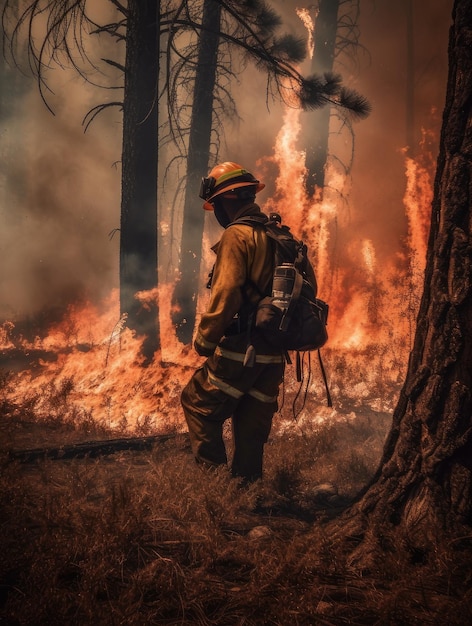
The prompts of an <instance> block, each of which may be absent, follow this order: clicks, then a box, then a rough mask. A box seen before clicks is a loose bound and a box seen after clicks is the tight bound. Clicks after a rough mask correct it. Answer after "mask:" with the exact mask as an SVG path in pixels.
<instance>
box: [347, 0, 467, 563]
mask: <svg viewBox="0 0 472 626" xmlns="http://www.w3.org/2000/svg"><path fill="white" fill-rule="evenodd" d="M453 18H454V22H453V25H452V27H451V31H450V40H449V77H448V86H447V95H446V107H445V111H444V117H443V126H442V132H441V141H440V151H439V156H438V164H437V173H436V179H435V188H434V199H433V205H432V220H431V231H430V238H429V243H428V252H427V266H426V271H425V283H424V292H423V297H422V301H421V306H420V311H419V314H418V324H417V331H416V336H415V342H414V347H413V350H412V353H411V355H410V362H409V367H408V372H407V376H406V380H405V384H404V386H403V389H402V391H401V395H400V399H399V401H398V405H397V407H396V410H395V412H394V415H393V425H392V429H391V432H390V434H389V436H388V438H387V441H386V445H385V449H384V453H383V458H382V460H381V463H380V467H379V470H378V471H377V473H376V475H375V477H374V479H373V481H372V483H371V484H370V485H369V486H368V488H367V489H366V490H365V493H364V494H363V495H362V496H361V497H360V499H359V500H358V502H357V503H356V504H355V505H354V506H353V507H352V508H351V510H350V511H349V512H348V514H347V515H348V517H350V518H351V521H352V522H353V524H352V525H351V527H350V529H351V532H355V533H357V534H359V533H360V535H361V536H363V537H364V539H365V538H366V537H368V536H370V537H371V538H372V537H373V536H375V537H377V539H378V540H379V541H380V539H379V538H380V537H381V535H382V533H384V532H385V529H386V528H387V527H388V528H390V529H391V530H392V531H393V532H396V533H401V536H402V537H403V538H404V537H407V538H408V543H409V545H410V549H411V550H416V551H417V553H418V552H421V553H425V552H428V551H429V550H432V549H434V546H435V545H437V542H438V541H440V539H441V537H445V536H448V535H449V536H450V533H451V532H452V531H453V530H454V529H458V528H459V529H460V528H461V526H463V525H466V526H467V527H470V525H471V524H472V498H471V496H472V367H471V364H472V333H471V328H472V233H471V228H472V213H471V202H472V198H471V192H472V0H456V2H455V5H454V10H453ZM341 532H343V531H341ZM344 532H347V531H346V530H345V531H344ZM366 543H368V542H365V541H364V542H362V543H361V545H360V546H359V547H358V548H357V550H356V551H355V552H356V554H355V558H356V559H358V560H360V561H362V560H365V559H366V558H367V556H366Z"/></svg>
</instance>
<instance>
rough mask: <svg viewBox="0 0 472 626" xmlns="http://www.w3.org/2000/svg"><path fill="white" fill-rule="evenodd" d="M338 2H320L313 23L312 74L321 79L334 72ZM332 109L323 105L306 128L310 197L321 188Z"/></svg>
mask: <svg viewBox="0 0 472 626" xmlns="http://www.w3.org/2000/svg"><path fill="white" fill-rule="evenodd" d="M338 8H339V0H320V2H319V8H318V11H319V12H318V15H317V17H316V20H315V49H314V54H313V62H312V66H311V71H312V73H313V74H317V75H323V74H324V73H325V72H331V71H332V70H333V63H334V53H335V48H336V33H337V27H338ZM330 115H331V107H330V106H328V105H326V106H324V107H322V108H321V109H318V110H317V111H314V112H313V113H311V114H310V116H309V117H308V120H307V128H306V133H305V137H306V147H305V150H306V158H305V165H306V168H307V177H306V181H305V184H306V190H307V193H308V195H309V196H313V194H314V193H315V190H316V188H322V187H324V183H325V168H326V161H327V158H328V138H329V119H330Z"/></svg>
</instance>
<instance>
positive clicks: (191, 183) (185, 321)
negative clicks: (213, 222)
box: [173, 0, 221, 343]
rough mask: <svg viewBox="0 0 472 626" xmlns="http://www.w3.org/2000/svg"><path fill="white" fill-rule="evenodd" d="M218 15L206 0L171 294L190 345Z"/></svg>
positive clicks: (175, 319)
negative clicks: (200, 195) (176, 274)
mask: <svg viewBox="0 0 472 626" xmlns="http://www.w3.org/2000/svg"><path fill="white" fill-rule="evenodd" d="M220 16H221V5H220V3H219V2H215V0H205V2H204V4H203V17H202V31H201V36H200V39H199V48H198V62H197V68H196V74H195V89H194V97H193V104H192V116H191V125H190V136H189V145H188V157H187V184H186V186H185V199H184V212H183V225H182V239H181V252H180V267H179V279H178V282H177V285H176V287H175V291H174V304H175V305H176V307H175V313H174V314H173V322H174V324H175V325H176V329H177V337H178V338H179V340H180V341H181V342H182V343H190V342H191V340H192V336H193V329H194V326H195V319H196V308H197V295H198V286H199V284H200V280H199V273H200V262H201V258H202V239H203V228H204V218H205V215H204V213H205V212H204V211H203V210H202V208H201V202H199V200H198V193H199V190H200V182H201V179H202V177H203V176H206V175H207V173H208V168H209V160H210V145H211V129H212V119H213V97H214V90H215V83H216V69H217V60H218V45H219V40H220V37H219V32H220Z"/></svg>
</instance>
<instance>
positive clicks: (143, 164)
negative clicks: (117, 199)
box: [120, 0, 160, 358]
mask: <svg viewBox="0 0 472 626" xmlns="http://www.w3.org/2000/svg"><path fill="white" fill-rule="evenodd" d="M158 71H159V3H158V2H156V1H155V0H132V1H130V2H129V3H128V18H127V31H126V71H125V92H124V105H123V155H122V168H123V169H122V199H121V233H120V236H121V239H120V308H121V313H122V314H124V313H126V314H127V316H128V326H129V327H130V328H132V329H133V330H135V331H136V332H137V334H138V335H143V336H144V337H145V341H144V344H143V352H144V354H145V356H146V357H148V358H151V357H152V354H153V353H154V352H155V350H157V349H158V348H159V345H160V343H159V325H158V305H157V300H156V299H153V301H152V303H150V304H147V305H146V306H143V305H142V304H140V302H139V301H138V300H137V299H136V298H135V294H136V293H137V292H139V291H147V290H152V289H155V288H156V287H157V282H158V281H157V174H158V169H157V156H158V106H157V77H158Z"/></svg>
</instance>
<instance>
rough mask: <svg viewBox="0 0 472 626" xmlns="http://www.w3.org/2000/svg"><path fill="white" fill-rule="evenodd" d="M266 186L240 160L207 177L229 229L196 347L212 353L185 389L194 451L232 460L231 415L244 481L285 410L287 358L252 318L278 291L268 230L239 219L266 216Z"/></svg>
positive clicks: (208, 206)
mask: <svg viewBox="0 0 472 626" xmlns="http://www.w3.org/2000/svg"><path fill="white" fill-rule="evenodd" d="M264 187H265V185H264V184H263V183H261V182H259V181H258V180H257V179H256V178H255V177H254V176H253V175H252V174H251V173H250V172H248V171H247V170H245V169H244V168H243V167H241V166H240V165H238V164H237V163H233V162H225V163H221V164H219V165H216V166H215V167H214V168H213V169H212V170H211V171H210V173H209V175H208V177H207V178H204V179H203V180H202V186H201V190H200V197H201V198H202V199H203V200H204V201H205V202H204V205H203V208H204V209H205V210H209V211H213V212H214V215H215V218H216V220H217V221H218V223H219V224H220V225H221V226H222V227H223V228H224V229H225V230H224V232H223V235H222V237H221V239H220V241H219V242H218V243H217V244H216V245H215V246H214V247H213V248H212V250H213V251H214V252H215V253H216V262H215V265H214V268H213V271H212V278H211V292H210V300H209V304H208V308H207V310H206V312H205V313H204V314H203V315H202V317H201V321H200V323H199V326H198V329H197V333H196V337H195V341H194V347H195V350H196V351H197V352H198V354H199V355H201V356H205V357H207V359H206V361H205V362H204V364H203V366H202V367H200V368H199V369H197V370H196V372H195V373H194V375H193V376H192V378H191V380H190V381H189V383H188V384H187V385H186V387H185V388H184V390H183V392H182V396H181V402H182V407H183V410H184V414H185V418H186V421H187V424H188V429H189V435H190V441H191V445H192V451H193V454H194V456H195V459H196V460H197V462H199V463H202V464H203V465H205V466H207V467H217V466H220V465H226V464H227V455H226V448H225V445H224V441H223V424H224V422H225V421H226V420H227V419H229V418H231V421H232V432H233V444H234V447H233V458H232V464H231V472H232V475H233V476H234V477H239V478H241V480H242V482H243V483H250V482H254V481H256V480H257V479H259V478H261V477H262V462H263V452H264V444H265V443H266V442H267V439H268V437H269V433H270V430H271V425H272V418H273V415H274V413H275V412H276V411H277V408H278V404H277V396H278V392H279V386H280V383H281V381H282V377H283V371H284V356H283V354H282V353H280V352H277V351H276V350H274V348H272V349H271V348H270V347H269V346H268V345H267V344H266V343H265V341H264V340H263V338H262V337H260V336H258V335H257V333H256V332H255V331H254V328H253V324H252V317H253V314H254V313H255V308H256V305H257V302H258V301H259V300H260V298H261V296H262V295H265V294H267V293H270V289H271V283H272V273H273V254H272V250H271V246H270V243H269V241H268V238H267V235H266V233H265V229H263V228H254V227H253V226H250V225H247V224H233V222H234V221H235V220H237V219H238V218H241V217H244V216H249V215H250V216H254V215H256V216H257V215H259V216H261V215H262V212H261V209H260V208H259V206H258V205H257V204H255V197H256V193H258V192H259V191H261V190H262V189H263V188H264Z"/></svg>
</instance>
